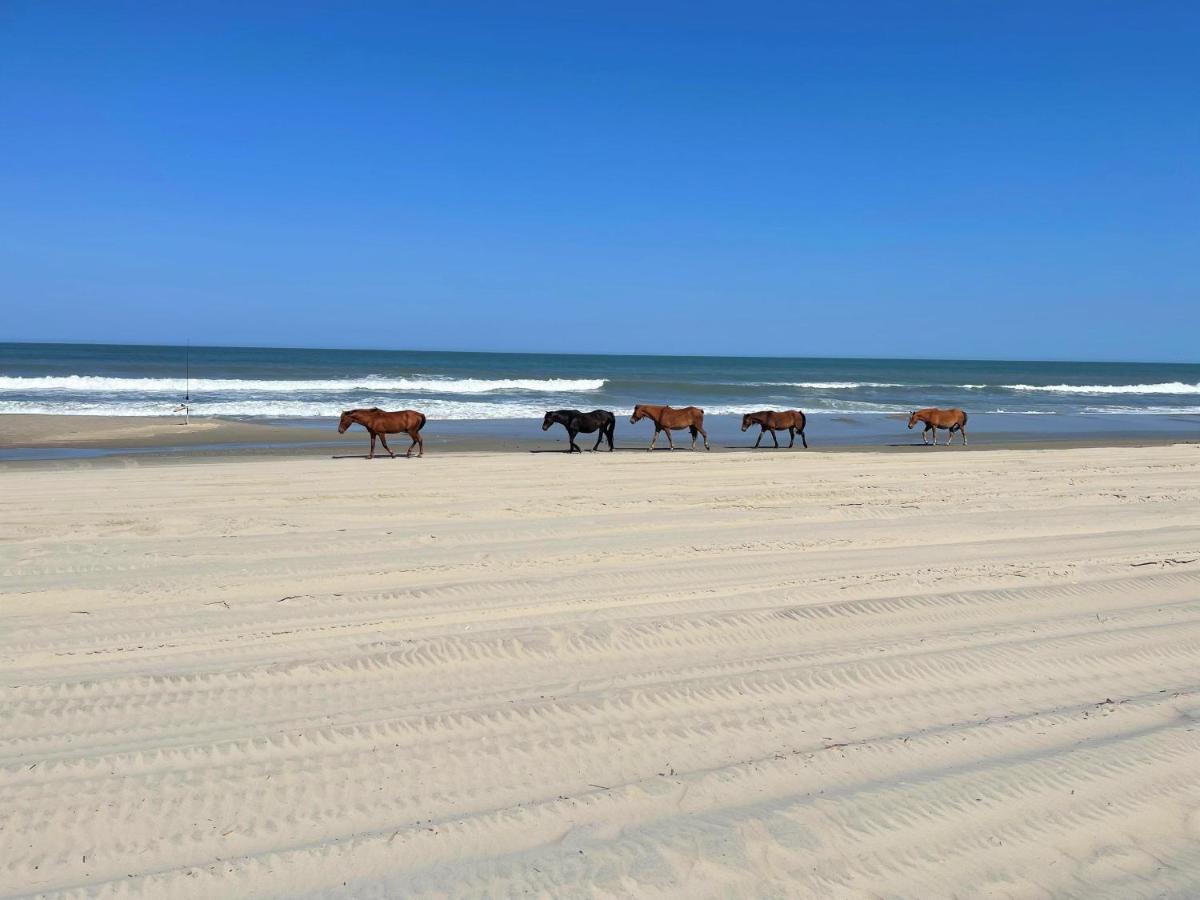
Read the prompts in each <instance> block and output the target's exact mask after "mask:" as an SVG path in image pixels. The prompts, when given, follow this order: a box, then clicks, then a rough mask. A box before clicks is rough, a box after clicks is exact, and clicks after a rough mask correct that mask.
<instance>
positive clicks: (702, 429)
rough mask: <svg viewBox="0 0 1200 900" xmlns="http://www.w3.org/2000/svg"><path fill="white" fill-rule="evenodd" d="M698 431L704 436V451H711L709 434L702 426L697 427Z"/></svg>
mask: <svg viewBox="0 0 1200 900" xmlns="http://www.w3.org/2000/svg"><path fill="white" fill-rule="evenodd" d="M696 430H697V431H698V432H700V433H701V434H702V435H704V449H705V450H707V449H709V447H708V432H707V431H705V430H704V428H703V427H702V426H700V425H697V426H696Z"/></svg>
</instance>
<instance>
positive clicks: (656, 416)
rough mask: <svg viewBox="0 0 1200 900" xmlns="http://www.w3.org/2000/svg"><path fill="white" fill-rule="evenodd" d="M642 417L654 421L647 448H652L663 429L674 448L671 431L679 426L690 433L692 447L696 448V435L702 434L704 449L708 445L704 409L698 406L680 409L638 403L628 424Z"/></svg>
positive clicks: (668, 442)
mask: <svg viewBox="0 0 1200 900" xmlns="http://www.w3.org/2000/svg"><path fill="white" fill-rule="evenodd" d="M642 419H649V420H650V421H652V422H653V423H654V437H653V438H652V439H651V441H650V446H649V447H647V448H646V449H647V450H653V449H654V445H655V444H656V443H658V435H659V434H660V433H661V432H663V431H665V432H666V433H667V444H668V445H669V446H670V448H671V449H672V450H674V449H675V442H674V441H673V440H671V432H672V431H678V430H679V429H681V428H686V429H687V430H688V431H690V432H691V433H692V449H693V450H695V449H696V435H697V434H702V435H704V449H705V450H707V449H709V447H708V432H707V431H705V430H704V410H702V409H700V408H699V407H698V406H685V407H683V408H682V409H672V408H671V407H669V406H653V405H651V404H649V403H639V404H638V405H637V406H635V407H634V408H633V415H632V416H630V417H629V424H631V425H636V424H637V423H638V422H640V421H641V420H642Z"/></svg>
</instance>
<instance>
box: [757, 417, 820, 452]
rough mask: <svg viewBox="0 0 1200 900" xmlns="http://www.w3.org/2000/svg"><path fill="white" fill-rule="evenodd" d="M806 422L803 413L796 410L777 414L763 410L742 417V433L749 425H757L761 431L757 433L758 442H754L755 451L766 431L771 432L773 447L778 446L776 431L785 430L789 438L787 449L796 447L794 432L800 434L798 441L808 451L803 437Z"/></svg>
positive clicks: (806, 440) (806, 442)
mask: <svg viewBox="0 0 1200 900" xmlns="http://www.w3.org/2000/svg"><path fill="white" fill-rule="evenodd" d="M807 421H808V420H807V419H806V418H805V417H804V413H802V412H800V410H798V409H789V410H785V411H783V412H778V411H776V410H773V409H764V410H762V411H760V412H752V413H746V414H745V415H744V416H742V431H745V430H746V429H747V428H749V427H750V426H751V425H758V426H759V427H760V428H761V429H762V430H761V431H759V432H758V440H757V441H755V442H754V447H755V449H757V448H758V445H759V443H760V442H761V441H762V439H763V435H764V434H766V433H767V432H768V431H769V432H771V440H773V441H774V442H775V446H776V447H778V446H779V438H777V437H775V431H776V429H780V430H786V431H787V433H788V435H789V436H790V437H791V441H789V442H788V447H789V448H791V447H794V446H795V445H796V432H797V431H798V432H800V440H801V441H802V442H803V443H804V449H805V450H807V449H808V439H807V438H806V437H805V436H804V425H805V423H806V422H807Z"/></svg>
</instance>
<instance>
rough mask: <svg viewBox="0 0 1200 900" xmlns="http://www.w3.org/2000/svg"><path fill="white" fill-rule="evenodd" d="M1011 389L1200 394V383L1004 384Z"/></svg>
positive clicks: (1056, 391)
mask: <svg viewBox="0 0 1200 900" xmlns="http://www.w3.org/2000/svg"><path fill="white" fill-rule="evenodd" d="M1001 387H1003V388H1005V389H1006V390H1010V391H1039V392H1045V393H1051V394H1200V384H1185V383H1184V382H1182V381H1164V382H1161V383H1159V384H1004V385H1001Z"/></svg>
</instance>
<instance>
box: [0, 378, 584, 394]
mask: <svg viewBox="0 0 1200 900" xmlns="http://www.w3.org/2000/svg"><path fill="white" fill-rule="evenodd" d="M604 384H605V380H604V379H603V378H498V379H484V378H439V377H436V376H416V377H413V378H388V377H385V376H380V375H368V376H365V377H362V378H339V379H322V380H301V381H289V380H278V381H275V380H258V379H253V380H251V379H239V378H193V379H192V380H191V382H190V384H189V385H188V387H189V389H190V390H191V392H192V393H194V394H206V393H207V394H231V393H248V394H323V393H331V394H346V393H348V392H353V391H363V390H367V391H411V392H414V393H428V394H488V393H495V392H499V391H525V392H530V393H556V394H563V393H566V394H574V393H586V392H591V391H598V390H601V389H602V388H603V387H604ZM183 389H184V379H182V378H111V377H107V376H101V375H64V376H46V377H36V378H22V377H19V376H9V375H0V393H4V392H18V393H22V394H34V393H40V392H47V393H50V392H53V393H86V394H100V395H103V394H168V395H170V396H172V397H173V396H175V395H177V394H180V393H182V392H183Z"/></svg>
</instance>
